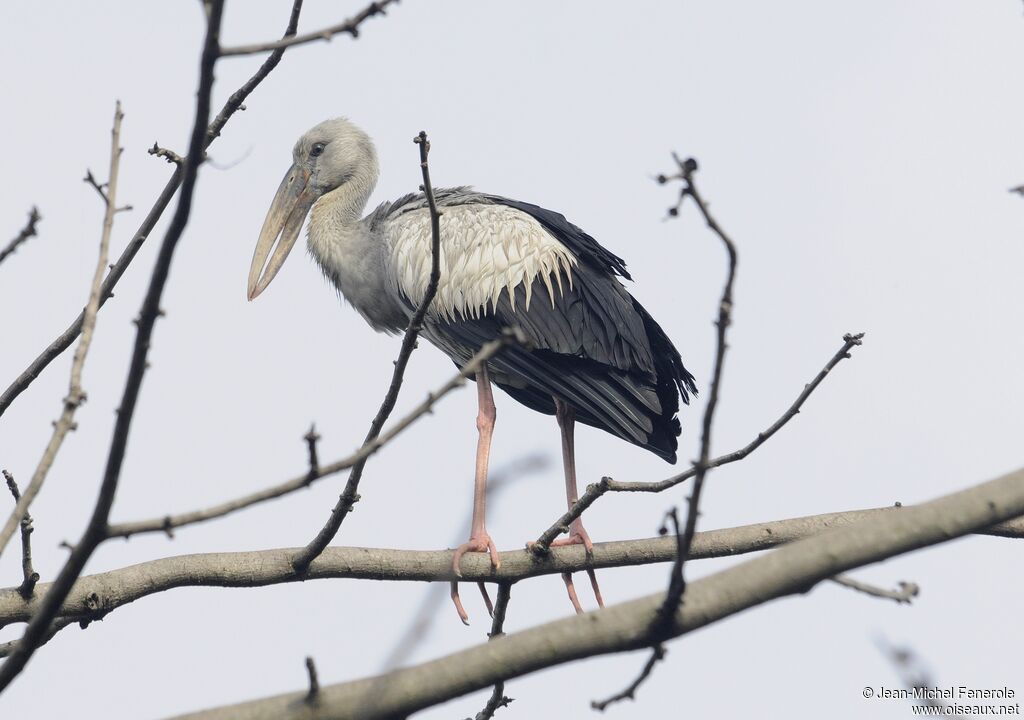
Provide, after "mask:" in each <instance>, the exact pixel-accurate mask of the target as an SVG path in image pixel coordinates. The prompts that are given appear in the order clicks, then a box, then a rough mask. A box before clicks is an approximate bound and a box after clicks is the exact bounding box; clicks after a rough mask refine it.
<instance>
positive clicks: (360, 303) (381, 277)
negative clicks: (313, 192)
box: [308, 160, 406, 332]
mask: <svg viewBox="0 0 1024 720" xmlns="http://www.w3.org/2000/svg"><path fill="white" fill-rule="evenodd" d="M376 182H377V166H376V160H374V162H373V163H370V164H369V165H368V166H366V167H364V168H363V170H361V174H357V175H355V176H353V177H352V178H351V179H349V180H348V181H347V182H345V183H344V184H342V185H341V186H340V187H338V188H336V189H335V190H332V191H331V192H329V193H327V194H326V195H324V196H323V197H321V198H320V200H319V201H317V203H316V205H314V206H313V212H312V215H311V217H310V221H309V238H308V241H309V251H310V254H311V255H312V256H313V258H314V259H315V260H316V261H317V263H318V264H319V265H320V268H321V269H322V270H323V271H324V274H325V275H326V276H327V277H328V278H329V279H330V280H331V282H332V283H333V284H334V286H335V287H336V288H338V290H339V291H341V294H342V295H343V296H344V297H345V299H346V300H347V301H348V302H349V303H351V304H352V306H353V307H354V308H355V309H356V310H358V311H359V313H360V314H361V315H362V316H363V317H364V318H366V320H367V322H369V323H370V325H371V326H372V327H373V328H374V329H376V330H381V331H384V332H397V331H399V330H401V329H402V328H404V327H405V323H406V318H405V314H404V312H403V310H402V308H401V307H400V306H399V305H397V304H396V303H394V302H393V301H391V300H389V299H388V294H387V289H386V278H385V274H384V266H383V252H384V247H383V245H382V244H381V239H380V237H379V236H377V235H375V234H374V233H372V232H371V231H370V228H369V227H368V226H367V224H366V223H364V222H361V221H360V217H361V215H362V214H363V209H364V208H365V207H366V203H367V201H368V200H369V199H370V193H372V192H373V188H374V185H375V184H376Z"/></svg>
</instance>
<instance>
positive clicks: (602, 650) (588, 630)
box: [180, 469, 1024, 720]
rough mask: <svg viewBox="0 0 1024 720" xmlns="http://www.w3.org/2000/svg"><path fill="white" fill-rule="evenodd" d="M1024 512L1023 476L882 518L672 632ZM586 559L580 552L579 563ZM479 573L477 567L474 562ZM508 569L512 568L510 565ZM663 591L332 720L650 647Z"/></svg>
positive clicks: (524, 639)
mask: <svg viewBox="0 0 1024 720" xmlns="http://www.w3.org/2000/svg"><path fill="white" fill-rule="evenodd" d="M1022 514H1024V469H1021V470H1017V471H1016V472H1013V473H1010V474H1008V475H1004V476H1002V477H1000V478H998V479H996V480H992V481H989V482H986V483H983V484H981V485H977V486H974V487H972V488H969V489H967V490H962V491H960V492H957V493H953V494H952V495H947V496H945V497H942V498H939V499H937V500H932V501H930V502H927V503H924V504H922V505H918V506H915V507H905V508H902V509H900V510H899V511H896V512H889V513H885V514H879V515H878V516H876V517H872V518H869V519H866V520H864V521H863V522H858V523H855V524H852V525H849V526H847V527H843V528H839V529H835V530H830V531H828V532H825V533H822V534H820V535H818V536H816V537H814V538H809V539H805V540H802V541H798V542H794V543H791V544H789V545H786V546H784V547H781V548H778V549H777V550H775V551H774V552H771V553H767V554H765V555H762V556H759V557H757V558H753V559H751V560H748V561H746V562H742V563H739V564H737V565H735V566H733V567H730V568H728V569H727V570H723V571H721V572H718V573H715V574H713V575H710V576H708V577H704V578H701V579H699V580H696V581H694V582H691V583H690V586H689V587H688V588H687V593H686V602H685V603H684V604H683V605H681V606H680V608H679V611H678V612H677V613H676V617H675V619H674V621H673V624H672V635H673V636H679V635H683V634H685V633H688V632H691V631H693V630H696V629H699V628H702V627H705V626H707V625H710V624H712V623H715V622H719V621H721V620H723V619H725V618H727V617H729V616H731V615H735V614H736V613H739V612H741V611H743V610H746V609H748V608H751V607H755V606H757V605H760V604H763V603H766V602H769V601H771V600H775V599H778V598H782V597H785V596H787V595H795V594H804V593H806V592H807V591H808V590H810V589H811V588H813V587H814V586H815V585H816V584H817V583H819V582H821V581H822V580H826V579H828V578H831V577H833V576H835V575H837V574H839V573H843V572H846V571H848V570H853V569H854V568H858V567H863V566H864V565H868V564H870V563H874V562H878V561H880V560H885V559H887V558H890V557H895V556H897V555H901V554H903V553H906V552H910V551H912V550H916V549H919V548H923V547H927V546H930V545H935V544H937V543H943V542H948V541H949V540H952V539H953V538H956V537H959V536H961V535H964V534H966V533H970V532H974V531H977V530H980V529H982V528H985V527H987V526H990V525H992V524H994V523H998V522H1002V521H1005V520H1009V519H1011V518H1016V517H1019V516H1020V515H1022ZM582 554H583V553H582V552H580V555H582ZM474 567H475V564H474ZM503 567H504V566H503ZM664 599H665V595H664V593H658V594H655V595H650V596H647V597H643V598H639V599H637V600H632V601H630V602H625V603H620V604H618V605H614V606H610V607H606V608H605V609H603V610H596V611H594V612H589V613H586V614H584V615H573V616H571V617H568V618H565V619H563V620H557V621H555V622H551V623H547V624H545V625H541V626H539V627H534V628H531V629H529V630H525V631H522V632H518V633H514V634H511V635H507V636H505V637H503V638H499V639H498V640H495V641H494V642H489V643H485V644H483V645H479V646H476V647H473V648H469V649H467V650H463V651H460V652H456V653H453V654H451V655H448V656H446V657H443V658H439V659H437V660H432V661H430V662H426V663H423V664H421V665H416V666H413V667H408V668H403V669H401V670H397V671H395V672H393V673H389V674H388V675H387V676H385V677H386V681H387V683H388V686H387V687H388V693H387V696H386V697H384V698H381V697H373V698H372V701H373V703H374V705H373V711H372V712H366V711H365V709H366V708H367V706H368V704H369V703H370V702H371V696H370V694H369V693H371V692H372V691H373V689H374V688H376V687H379V685H378V683H379V682H381V678H380V677H376V678H366V679H363V680H356V681H354V682H346V683H339V684H336V685H329V686H324V687H321V688H320V696H319V697H320V704H319V706H318V711H319V712H321V713H322V714H323V717H352V716H356V715H357V714H358V716H359V717H360V718H361V720H373V718H385V717H406V716H407V715H409V714H410V713H413V712H415V711H417V710H421V709H423V708H426V707H430V706H432V705H436V704H438V703H441V702H444V701H446V700H449V699H452V698H455V697H459V696H461V695H464V694H466V693H468V692H472V691H474V690H480V689H483V688H485V687H488V686H490V685H493V684H494V683H496V682H500V681H507V680H509V679H510V678H514V677H519V676H522V675H526V674H527V673H531V672H535V671H537V670H542V669H545V668H549V667H553V666H556V665H560V664H564V663H567V662H570V661H573V660H578V659H580V658H585V657H593V656H597V655H603V654H608V653H616V652H623V651H627V650H635V649H638V648H642V647H645V646H646V645H647V644H648V643H649V642H650V632H649V631H650V623H651V618H652V617H653V616H654V613H655V612H656V611H657V609H658V608H659V607H660V606H661V605H662V604H664ZM302 695H303V693H302V692H299V693H289V694H285V695H278V696H275V697H269V698H264V699H261V700H253V701H250V702H245V703H240V704H238V705H232V706H225V707H222V708H216V709H212V710H206V711H202V712H198V713H192V714H189V715H185V716H180V718H181V719H182V720H183V719H184V718H188V719H189V720H222V719H226V718H233V719H234V718H239V717H244V718H246V719H247V720H264V719H266V720H271V719H273V720H289V719H291V718H304V717H308V716H307V715H304V714H303V713H304V712H305V710H304V709H303V708H299V707H297V706H296V703H295V701H296V700H298V699H300V698H301V697H302Z"/></svg>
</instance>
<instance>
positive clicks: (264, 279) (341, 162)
mask: <svg viewBox="0 0 1024 720" xmlns="http://www.w3.org/2000/svg"><path fill="white" fill-rule="evenodd" d="M376 179H377V153H376V151H375V150H374V147H373V142H372V141H371V140H370V138H369V136H368V135H367V134H366V133H364V132H363V131H362V130H360V129H359V128H357V127H356V126H355V125H353V124H352V123H350V122H349V121H348V120H346V119H345V118H334V119H332V120H325V121H324V122H322V123H320V124H319V125H317V126H316V127H314V128H313V129H311V130H309V131H308V132H306V133H305V134H304V135H303V136H302V137H301V138H299V141H298V142H297V143H295V148H294V149H293V150H292V166H291V167H290V168H288V172H287V173H285V176H284V179H283V180H282V181H281V185H280V187H278V189H277V194H276V195H275V196H274V200H273V202H272V203H271V204H270V210H268V211H267V218H266V220H264V221H263V229H262V230H261V231H260V238H259V241H257V243H256V251H255V252H254V253H253V257H252V265H251V266H250V268H249V299H250V300H252V299H254V298H255V297H256V296H257V295H259V294H260V293H261V292H263V291H264V290H266V288H267V286H268V285H270V281H271V280H273V279H274V276H275V275H277V273H278V271H279V270H280V269H281V266H282V265H283V264H284V261H285V258H287V257H288V253H289V252H290V251H291V249H292V247H293V246H294V245H295V241H296V240H297V239H298V237H299V231H300V230H302V223H303V221H304V220H305V219H306V215H307V214H308V213H309V209H310V208H311V207H313V204H314V203H315V202H316V201H317V200H319V199H320V198H321V197H323V196H324V195H327V194H328V193H331V192H334V191H335V190H344V189H348V188H349V187H350V186H355V187H354V188H352V189H354V190H355V195H361V196H362V197H363V202H365V197H367V196H368V195H369V192H370V190H371V189H372V186H373V183H374V182H376ZM268 258H269V260H268Z"/></svg>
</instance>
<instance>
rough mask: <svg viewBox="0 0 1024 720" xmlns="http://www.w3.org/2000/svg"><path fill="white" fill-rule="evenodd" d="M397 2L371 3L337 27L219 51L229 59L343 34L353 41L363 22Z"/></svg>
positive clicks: (382, 13) (332, 26) (396, 0)
mask: <svg viewBox="0 0 1024 720" xmlns="http://www.w3.org/2000/svg"><path fill="white" fill-rule="evenodd" d="M397 2H398V0H379V1H378V2H372V3H370V4H369V5H367V6H366V7H365V8H363V10H361V11H360V12H359V13H358V14H356V15H354V16H352V17H351V18H349V19H348V20H345V21H344V22H340V23H338V24H337V25H331V26H330V27H326V28H323V29H322V30H317V31H315V32H310V33H303V34H302V35H295V36H294V37H290V38H282V39H281V40H277V41H275V42H268V43H254V44H252V45H237V46H235V47H226V48H224V49H223V50H222V51H221V55H222V56H224V57H229V56H235V55H254V54H256V53H262V52H268V51H270V50H284V49H285V48H289V47H294V46H295V45H305V44H306V43H311V42H316V41H317V40H331V39H333V38H334V36H335V35H341V34H343V33H344V34H348V35H351V36H352V39H353V40H354V39H356V38H358V37H359V26H360V25H362V24H363V22H365V21H366V20H369V19H370V18H372V17H374V16H375V15H384V14H385V13H384V9H385V8H386V7H387V6H388V5H392V4H394V3H397Z"/></svg>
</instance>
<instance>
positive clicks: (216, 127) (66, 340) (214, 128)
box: [0, 0, 302, 415]
mask: <svg viewBox="0 0 1024 720" xmlns="http://www.w3.org/2000/svg"><path fill="white" fill-rule="evenodd" d="M301 9H302V0H294V2H293V4H292V9H291V15H290V17H289V20H288V28H287V29H286V30H285V33H284V36H285V37H289V36H291V35H294V34H295V29H296V27H297V26H298V21H299V12H300V11H301ZM283 54H284V48H281V49H279V50H275V51H274V52H273V53H271V54H270V56H269V57H268V58H267V59H266V60H264V61H263V64H262V65H260V67H259V69H258V70H257V71H256V73H255V74H254V75H253V76H252V77H251V78H249V79H248V80H247V81H246V82H245V83H244V84H243V85H242V86H241V87H240V88H239V89H238V90H236V91H235V92H234V93H233V94H232V95H231V97H230V98H228V101H227V102H226V103H224V107H223V108H222V109H221V111H220V113H219V114H218V115H217V117H216V118H214V120H213V122H211V123H210V126H209V127H208V128H207V130H206V141H205V143H204V147H203V151H204V152H205V151H206V150H207V149H209V147H210V144H211V143H212V142H213V141H214V140H215V139H216V138H217V137H219V136H220V133H221V131H222V130H223V129H224V126H225V125H226V124H227V122H228V120H230V119H231V117H232V116H233V115H234V114H235V113H236V112H237V111H238V110H240V109H242V108H243V107H244V106H243V103H244V102H245V100H246V98H247V97H248V96H249V95H250V94H251V93H252V91H253V90H255V89H256V87H257V86H258V85H259V84H260V83H261V82H263V80H264V78H266V77H267V75H269V74H270V71H271V70H273V69H274V68H275V67H277V64H278V63H279V62H280V61H281V56H282V55H283ZM183 175H184V174H183V168H182V167H181V166H176V167H175V169H174V173H173V174H172V175H171V177H170V178H169V179H168V180H167V184H166V185H164V187H163V190H161V191H160V195H159V196H157V199H156V201H155V202H154V203H153V206H152V207H151V208H150V210H149V212H148V213H147V214H146V217H145V219H144V220H143V221H142V224H141V225H140V226H139V229H138V230H136V232H135V235H133V236H132V239H131V241H130V242H129V243H128V246H127V247H126V248H125V249H124V251H123V252H122V253H121V256H120V257H119V258H118V259H117V262H115V263H114V264H113V265H112V266H111V268H110V272H109V273H108V274H107V277H106V279H105V280H104V281H103V290H102V292H101V294H100V306H101V307H102V306H103V304H104V303H106V302H107V300H109V299H110V298H112V297H114V287H115V286H116V285H117V283H118V281H119V280H120V279H121V277H122V276H123V275H124V273H125V271H126V270H127V269H128V266H129V265H131V263H132V261H133V260H134V259H135V257H136V255H137V254H138V252H139V250H140V249H141V248H142V245H143V243H145V242H146V239H147V238H148V237H149V234H150V233H151V232H153V228H154V227H156V224H157V223H158V222H159V221H160V218H161V217H162V216H163V214H164V211H165V210H166V209H167V206H168V205H170V202H171V199H172V198H173V197H174V194H175V193H176V192H177V191H178V188H179V187H180V186H181V181H182V177H183ZM84 322H85V311H84V310H83V311H82V312H81V313H79V315H78V317H77V318H75V320H74V321H73V322H72V323H71V324H70V325H69V326H68V328H67V329H66V330H65V331H64V332H63V333H61V334H60V335H59V336H58V337H57V338H56V339H55V340H54V341H53V342H51V343H50V344H49V345H48V346H47V347H46V348H45V349H44V350H43V351H42V352H41V353H40V354H39V356H38V357H37V358H36V359H35V360H33V361H32V362H31V363H30V364H29V366H28V367H27V368H25V370H24V371H23V372H22V373H21V374H20V375H19V376H18V377H17V378H15V379H14V381H13V382H12V383H11V384H10V385H9V386H8V388H7V389H6V390H4V392H3V394H2V395H0V415H3V414H4V412H5V411H6V410H7V408H8V407H10V405H11V403H12V402H14V400H15V398H17V397H18V396H19V395H21V393H23V392H24V391H25V389H26V388H28V386H29V385H31V384H32V383H33V382H34V381H35V379H36V378H37V377H39V375H40V374H41V373H42V372H43V370H45V369H46V367H47V366H48V365H49V364H50V363H51V362H53V360H54V359H56V358H57V357H59V356H60V355H61V354H62V353H63V352H64V351H65V350H67V349H68V348H69V347H71V344H72V343H73V342H74V341H75V338H77V337H78V335H79V334H80V333H81V332H82V327H83V323H84Z"/></svg>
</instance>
